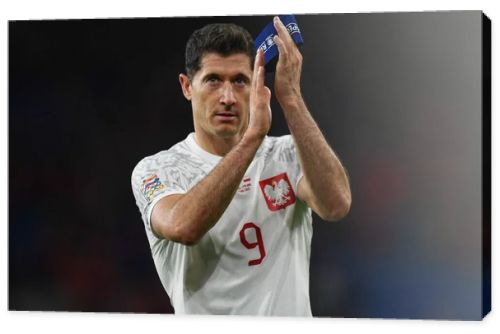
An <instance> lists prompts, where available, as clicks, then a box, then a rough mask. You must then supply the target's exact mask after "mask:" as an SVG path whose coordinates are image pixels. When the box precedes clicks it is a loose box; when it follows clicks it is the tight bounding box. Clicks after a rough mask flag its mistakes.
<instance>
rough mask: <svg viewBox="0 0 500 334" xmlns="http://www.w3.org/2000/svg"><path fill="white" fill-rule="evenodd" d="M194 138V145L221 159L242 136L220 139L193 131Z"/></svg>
mask: <svg viewBox="0 0 500 334" xmlns="http://www.w3.org/2000/svg"><path fill="white" fill-rule="evenodd" d="M194 137H195V139H196V143H197V144H198V145H199V146H200V147H201V148H202V149H204V150H205V151H207V152H209V153H212V154H215V155H218V156H221V157H223V156H225V155H226V154H227V153H228V152H229V151H231V150H232V149H233V147H234V146H236V144H238V143H239V142H240V140H241V137H242V136H241V135H240V134H238V135H236V136H232V137H227V138H221V137H217V136H212V135H210V134H206V133H202V132H200V131H195V134H194Z"/></svg>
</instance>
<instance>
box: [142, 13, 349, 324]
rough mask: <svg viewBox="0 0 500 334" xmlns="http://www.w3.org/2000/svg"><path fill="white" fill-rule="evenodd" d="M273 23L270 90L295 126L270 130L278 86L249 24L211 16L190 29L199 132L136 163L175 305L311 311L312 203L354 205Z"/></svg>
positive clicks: (338, 207)
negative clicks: (277, 133)
mask: <svg viewBox="0 0 500 334" xmlns="http://www.w3.org/2000/svg"><path fill="white" fill-rule="evenodd" d="M274 25H275V28H276V30H277V31H278V36H276V37H275V40H274V41H275V43H276V44H277V46H278V50H279V60H278V63H277V65H276V72H275V86H274V94H275V96H276V98H277V100H278V102H279V104H280V106H281V108H282V110H283V113H284V116H285V119H286V122H287V124H288V127H289V129H290V133H291V135H286V136H282V137H269V136H267V133H268V131H269V128H270V125H271V109H270V98H271V91H270V89H269V88H267V87H266V86H265V84H264V58H263V54H262V52H261V51H260V50H259V52H257V54H256V55H254V52H253V41H252V37H251V36H250V34H249V33H248V32H247V31H246V30H244V29H243V28H241V27H239V26H236V25H233V24H213V25H208V26H205V27H203V28H202V29H200V30H197V31H195V32H194V33H193V34H192V35H191V37H190V39H189V41H188V42H187V46H186V74H180V75H179V81H180V85H181V88H182V92H183V94H184V96H185V98H186V99H187V100H189V101H190V102H191V105H192V110H193V121H194V133H191V134H189V135H188V136H187V138H186V139H185V140H183V141H181V142H180V143H178V144H176V145H174V146H173V147H171V148H170V149H168V150H165V151H161V152H159V153H157V154H155V155H153V156H150V157H146V158H144V159H143V160H142V161H140V162H139V163H138V165H137V166H136V167H135V169H134V171H133V173H132V188H133V192H134V196H135V199H136V203H137V205H138V207H139V209H140V212H141V214H142V219H143V221H144V225H145V229H146V233H147V236H148V240H149V243H150V247H151V252H152V256H153V259H154V263H155V266H156V269H157V271H158V274H159V277H160V280H161V282H162V284H163V286H164V288H165V290H166V292H167V294H168V295H169V297H170V300H171V303H172V305H173V307H174V309H175V313H177V314H246V315H282V316H311V315H312V314H311V307H310V301H309V260H310V251H311V238H312V217H311V209H312V210H314V211H315V212H316V213H317V214H318V215H319V216H320V217H321V218H322V219H324V220H326V221H337V220H339V219H341V218H343V217H344V216H345V215H346V214H347V212H348V211H349V208H350V205H351V192H350V187H349V181H348V178H347V175H346V173H345V170H344V168H343V166H342V164H341V163H340V161H339V159H338V158H337V156H336V155H335V153H334V152H333V150H332V149H331V148H330V146H329V145H328V143H327V142H326V140H325V138H324V137H323V135H322V133H321V131H320V129H319V128H318V126H317V125H316V123H315V121H314V120H313V118H312V116H311V114H310V113H309V111H308V109H307V107H306V104H305V103H304V100H303V98H302V96H301V89H300V75H301V68H302V55H301V54H300V52H299V50H298V48H297V47H296V45H295V44H294V43H293V40H292V38H291V37H290V35H289V34H288V33H287V30H286V27H285V26H284V25H283V23H282V22H281V21H280V20H279V18H277V17H276V18H274ZM254 58H255V60H254Z"/></svg>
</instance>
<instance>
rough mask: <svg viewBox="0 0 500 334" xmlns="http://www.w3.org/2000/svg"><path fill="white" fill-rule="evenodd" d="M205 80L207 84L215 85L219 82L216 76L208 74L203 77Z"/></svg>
mask: <svg viewBox="0 0 500 334" xmlns="http://www.w3.org/2000/svg"><path fill="white" fill-rule="evenodd" d="M205 82H206V83H207V84H208V85H209V86H217V85H218V84H219V83H220V79H219V78H218V77H216V76H210V77H208V78H206V79H205Z"/></svg>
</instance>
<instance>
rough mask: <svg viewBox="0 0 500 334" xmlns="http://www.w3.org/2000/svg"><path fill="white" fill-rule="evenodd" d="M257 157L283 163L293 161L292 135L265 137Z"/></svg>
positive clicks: (293, 145)
mask: <svg viewBox="0 0 500 334" xmlns="http://www.w3.org/2000/svg"><path fill="white" fill-rule="evenodd" d="M257 155H259V156H265V157H267V158H271V159H273V160H279V161H285V162H286V161H293V160H295V142H294V140H293V137H292V135H284V136H279V137H273V136H266V138H265V139H264V142H263V144H262V146H261V148H260V149H259V151H258V152H257Z"/></svg>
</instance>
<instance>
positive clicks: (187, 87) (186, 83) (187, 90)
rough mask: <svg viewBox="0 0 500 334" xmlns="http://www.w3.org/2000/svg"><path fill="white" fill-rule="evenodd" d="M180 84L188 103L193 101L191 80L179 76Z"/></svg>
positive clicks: (183, 75)
mask: <svg viewBox="0 0 500 334" xmlns="http://www.w3.org/2000/svg"><path fill="white" fill-rule="evenodd" d="M179 83H180V84H181V88H182V93H183V94H184V97H185V98H186V99H187V100H188V101H191V80H189V78H188V76H187V75H185V74H182V73H181V74H179Z"/></svg>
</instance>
